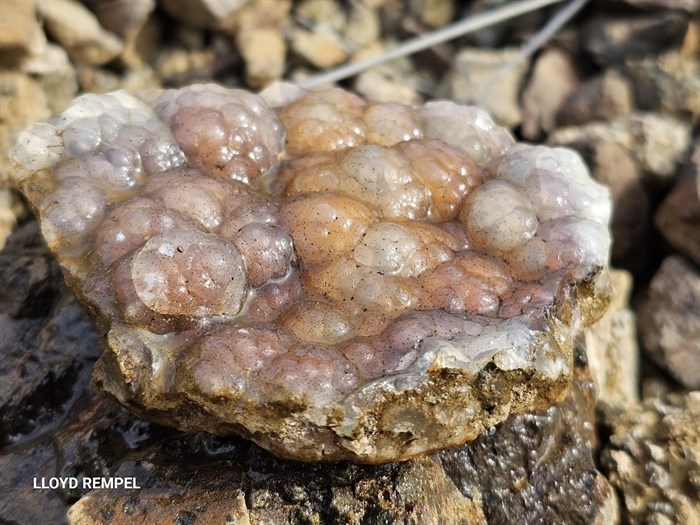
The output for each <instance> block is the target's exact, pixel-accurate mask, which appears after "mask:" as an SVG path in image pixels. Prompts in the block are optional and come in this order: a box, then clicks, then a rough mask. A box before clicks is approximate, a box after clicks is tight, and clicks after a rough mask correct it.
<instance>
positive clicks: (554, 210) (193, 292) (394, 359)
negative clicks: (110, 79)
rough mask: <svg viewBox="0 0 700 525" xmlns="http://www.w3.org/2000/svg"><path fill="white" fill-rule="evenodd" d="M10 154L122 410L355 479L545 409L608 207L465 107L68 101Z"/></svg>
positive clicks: (290, 97)
mask: <svg viewBox="0 0 700 525" xmlns="http://www.w3.org/2000/svg"><path fill="white" fill-rule="evenodd" d="M11 158H12V160H13V163H14V165H15V168H16V172H17V173H18V175H17V178H18V183H19V185H20V187H21V188H22V190H23V191H24V193H25V194H26V196H27V197H28V199H29V201H30V202H31V204H32V205H33V207H34V208H35V211H36V213H37V215H38V216H39V218H40V220H41V228H42V231H43V233H44V236H45V237H46V240H47V241H48V244H49V247H50V248H51V250H52V251H53V252H54V253H55V254H56V257H57V258H58V260H59V262H60V264H61V266H62V268H63V271H64V275H65V277H66V280H67V282H68V284H69V285H70V286H71V288H72V289H73V290H74V292H75V293H76V294H77V296H78V298H79V299H80V300H81V302H82V303H83V304H84V305H85V307H86V308H87V309H88V311H89V312H90V313H91V314H92V315H93V316H94V317H95V319H96V321H97V324H98V328H99V330H100V333H101V337H102V341H103V351H102V356H101V358H100V360H99V361H98V363H97V364H96V367H95V372H94V381H95V384H96V385H98V386H99V387H100V388H102V389H104V390H105V391H107V392H109V393H110V394H112V395H113V396H114V397H116V398H117V399H118V400H119V401H120V402H121V403H123V404H124V405H126V406H127V407H129V408H130V409H131V410H133V411H134V412H136V413H137V414H139V415H141V416H142V417H145V418H148V419H151V420H155V421H158V422H161V423H164V424H166V425H172V426H176V427H179V428H182V429H185V430H207V431H209V432H213V433H216V434H240V435H242V436H246V437H248V438H250V439H252V440H253V441H255V442H256V443H258V444H260V445H261V446H263V447H265V448H267V449H268V450H270V451H272V452H273V453H275V454H277V455H279V456H282V457H286V458H292V459H298V460H303V461H323V460H327V461H335V460H351V461H358V462H366V463H380V462H386V461H394V460H401V459H406V458H410V457H412V456H415V455H418V454H423V453H425V452H428V451H432V450H436V449H440V448H445V447H450V446H454V445H458V444H461V443H464V442H465V441H468V440H471V439H474V438H475V437H476V436H477V435H478V434H479V433H480V432H482V431H483V430H484V429H485V428H487V427H488V426H490V425H493V424H495V423H498V422H499V421H502V420H503V419H505V418H506V417H507V416H508V415H509V414H510V413H522V412H526V411H532V410H539V409H543V408H546V407H548V406H550V405H551V404H553V403H556V402H557V401H559V400H560V399H562V397H563V396H564V395H565V393H566V390H567V388H568V384H569V381H570V378H571V372H572V340H573V337H574V335H575V334H576V332H577V331H578V330H579V329H580V328H581V327H582V326H585V325H587V324H589V323H591V322H592V321H594V320H595V319H596V318H597V317H598V316H599V315H601V314H602V311H603V310H604V309H605V306H606V301H607V298H608V289H607V271H606V269H607V264H608V251H609V244H610V237H609V233H608V229H607V224H608V219H609V217H610V203H609V198H608V192H607V190H606V189H605V188H604V187H603V186H601V185H599V184H598V183H596V182H595V181H593V180H592V179H591V177H590V176H589V174H588V171H587V169H586V167H585V166H584V164H583V162H582V161H581V159H580V157H579V156H578V155H577V154H576V153H575V152H573V151H571V150H568V149H561V148H556V149H552V148H547V147H544V146H531V145H526V144H516V143H515V142H514V140H513V138H512V137H511V135H510V134H509V133H508V132H507V131H506V130H505V129H503V128H500V127H498V126H496V125H495V124H494V123H493V121H492V120H491V118H490V117H489V116H488V115H487V114H486V113H485V112H484V111H482V110H480V109H478V108H475V107H467V106H460V105H456V104H454V103H452V102H447V101H438V102H429V103H427V104H425V105H424V106H421V107H409V106H403V105H399V104H388V103H372V102H367V101H365V100H363V99H361V98H359V97H357V96H356V95H354V94H352V93H350V92H347V91H343V90H341V89H338V88H335V89H329V90H326V91H321V92H308V93H307V92H302V91H300V90H298V89H294V88H292V87H290V86H279V87H278V89H276V90H273V91H267V92H266V93H263V94H262V96H258V95H254V94H251V93H248V92H245V91H242V90H236V89H225V88H223V87H220V86H216V85H195V86H190V87H187V88H183V89H179V90H166V91H162V92H157V93H146V94H135V95H134V94H129V93H127V92H124V91H118V92H115V93H111V94H107V95H83V96H81V97H79V98H78V99H76V100H75V101H74V102H73V104H72V105H71V106H70V107H69V108H68V109H66V110H65V111H64V112H63V113H60V114H58V115H57V116H55V117H53V118H51V119H50V120H49V121H48V122H45V123H40V124H35V125H33V126H31V127H30V128H29V129H28V130H26V131H25V132H23V133H22V134H21V135H20V136H19V139H18V143H17V146H16V147H15V149H14V150H13V151H12V153H11Z"/></svg>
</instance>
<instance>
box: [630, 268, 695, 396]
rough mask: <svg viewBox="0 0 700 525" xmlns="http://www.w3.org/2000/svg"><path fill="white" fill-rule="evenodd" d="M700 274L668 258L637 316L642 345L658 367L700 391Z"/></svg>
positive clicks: (657, 274)
mask: <svg viewBox="0 0 700 525" xmlns="http://www.w3.org/2000/svg"><path fill="white" fill-rule="evenodd" d="M698 312H700V272H698V270H697V268H695V267H693V265H692V264H690V263H688V262H687V261H686V260H685V259H683V258H682V257H680V256H676V255H673V256H670V257H667V258H666V259H665V260H664V262H663V264H662V265H661V268H659V271H658V272H657V273H656V275H655V276H654V279H653V280H652V282H651V286H650V288H649V293H648V295H647V297H646V299H645V301H644V302H643V303H642V304H641V306H640V308H639V312H638V316H639V317H638V327H639V333H640V335H641V337H642V345H643V347H644V349H645V350H646V351H647V353H648V354H649V355H650V356H651V357H652V358H653V359H654V361H656V362H657V363H658V364H659V366H661V367H663V368H664V369H666V370H667V371H668V372H669V373H670V374H671V375H672V376H673V377H674V378H675V379H676V380H678V381H680V383H682V384H683V385H685V386H686V387H688V388H696V389H697V388H700V316H698Z"/></svg>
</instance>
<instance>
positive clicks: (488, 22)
mask: <svg viewBox="0 0 700 525" xmlns="http://www.w3.org/2000/svg"><path fill="white" fill-rule="evenodd" d="M560 2H563V0H522V1H520V2H517V3H515V4H508V5H505V6H503V7H500V8H498V9H494V10H492V11H488V12H486V13H481V14H478V15H473V16H470V17H468V18H465V19H463V20H460V21H459V22H457V23H455V24H452V25H449V26H447V27H443V28H442V29H438V30H437V31H433V32H431V33H426V34H424V35H420V36H418V37H416V38H412V39H410V40H407V41H405V42H403V43H402V44H399V45H398V46H396V47H394V48H393V49H389V50H387V51H384V52H382V53H380V54H379V55H376V56H373V57H369V58H367V59H365V60H361V61H360V62H354V63H351V64H346V65H344V66H340V67H338V68H336V69H331V70H330V71H327V72H325V73H321V74H319V75H314V76H311V77H309V78H307V79H306V80H302V81H301V82H299V86H300V87H302V88H305V89H314V88H317V87H321V86H325V85H327V84H332V83H334V82H338V81H339V80H343V79H346V78H349V77H352V76H354V75H356V74H358V73H361V72H362V71H365V70H366V69H369V68H371V67H374V66H376V65H379V64H383V63H384V62H388V61H389V60H394V59H396V58H400V57H404V56H407V55H411V54H413V53H416V52H418V51H422V50H423V49H427V48H429V47H432V46H434V45H437V44H441V43H443V42H447V41H448V40H452V39H453V38H457V37H458V36H462V35H466V34H467V33H472V32H474V31H479V30H480V29H484V28H486V27H489V26H492V25H495V24H498V23H500V22H503V21H505V20H509V19H511V18H515V17H516V16H520V15H524V14H525V13H529V12H531V11H536V10H537V9H541V8H543V7H546V6H548V5H552V4H557V3H560Z"/></svg>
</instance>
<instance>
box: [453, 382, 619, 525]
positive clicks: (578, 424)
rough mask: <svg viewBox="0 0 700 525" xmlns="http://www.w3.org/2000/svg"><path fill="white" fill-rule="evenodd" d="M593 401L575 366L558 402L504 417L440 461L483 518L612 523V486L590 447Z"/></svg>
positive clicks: (589, 386) (590, 387) (502, 521)
mask: <svg viewBox="0 0 700 525" xmlns="http://www.w3.org/2000/svg"><path fill="white" fill-rule="evenodd" d="M594 402H595V400H594V387H593V382H592V380H591V378H590V376H588V375H587V373H583V371H582V369H581V368H579V369H578V373H577V376H576V378H575V379H574V384H573V386H572V392H571V394H570V395H569V397H568V398H567V399H566V401H565V402H564V403H562V405H560V406H559V407H552V408H550V409H548V410H547V411H546V412H543V413H538V414H529V415H521V416H515V417H512V418H510V419H508V420H507V421H506V422H504V423H502V424H501V425H499V426H498V427H495V428H491V429H490V430H489V431H488V432H486V433H484V434H482V435H481V436H480V437H479V438H477V439H476V441H474V442H472V443H469V444H467V445H465V446H463V447H461V448H457V449H453V450H447V451H444V452H442V453H440V458H441V461H442V463H443V465H444V467H445V470H446V471H447V472H448V473H449V475H450V477H451V478H452V479H453V480H454V482H455V484H456V485H457V487H459V489H460V491H461V492H462V494H464V495H466V496H468V497H476V496H477V495H479V494H480V495H481V497H482V502H483V505H484V514H485V515H486V520H487V522H488V523H489V524H508V523H513V521H514V517H515V516H517V522H518V523H580V524H588V523H599V524H601V525H602V524H612V523H617V521H618V516H617V502H616V497H615V494H614V491H613V490H612V487H610V485H609V484H608V481H607V480H606V479H605V477H604V476H603V475H602V474H601V473H600V472H598V471H597V470H596V467H595V463H594V460H593V455H592V454H591V449H592V447H593V446H594V441H595V436H594V433H593V427H592V426H591V422H592V421H593V420H594V412H593V406H594Z"/></svg>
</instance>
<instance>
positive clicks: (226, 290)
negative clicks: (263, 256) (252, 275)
mask: <svg viewBox="0 0 700 525" xmlns="http://www.w3.org/2000/svg"><path fill="white" fill-rule="evenodd" d="M131 276H132V280H133V282H134V287H135V289H136V293H137V294H138V296H139V298H140V299H141V300H142V301H143V302H144V304H145V305H146V306H148V307H149V308H150V309H151V310H153V311H155V312H158V313H160V314H169V315H186V316H193V317H203V316H210V315H234V314H236V313H238V311H239V310H240V309H241V305H242V304H243V300H244V299H245V296H246V292H247V289H248V283H247V279H246V274H245V268H244V263H243V257H241V254H240V252H239V251H238V249H237V248H236V247H235V246H234V245H233V244H231V243H229V242H226V241H225V240H223V239H221V238H220V237H217V236H215V235H211V234H206V233H202V232H198V231H179V230H171V231H167V232H165V233H162V234H160V235H156V236H155V237H151V238H150V239H149V240H148V241H147V242H146V244H145V245H144V246H143V248H141V249H140V250H139V251H138V252H136V254H135V255H134V259H133V263H132V266H131Z"/></svg>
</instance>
